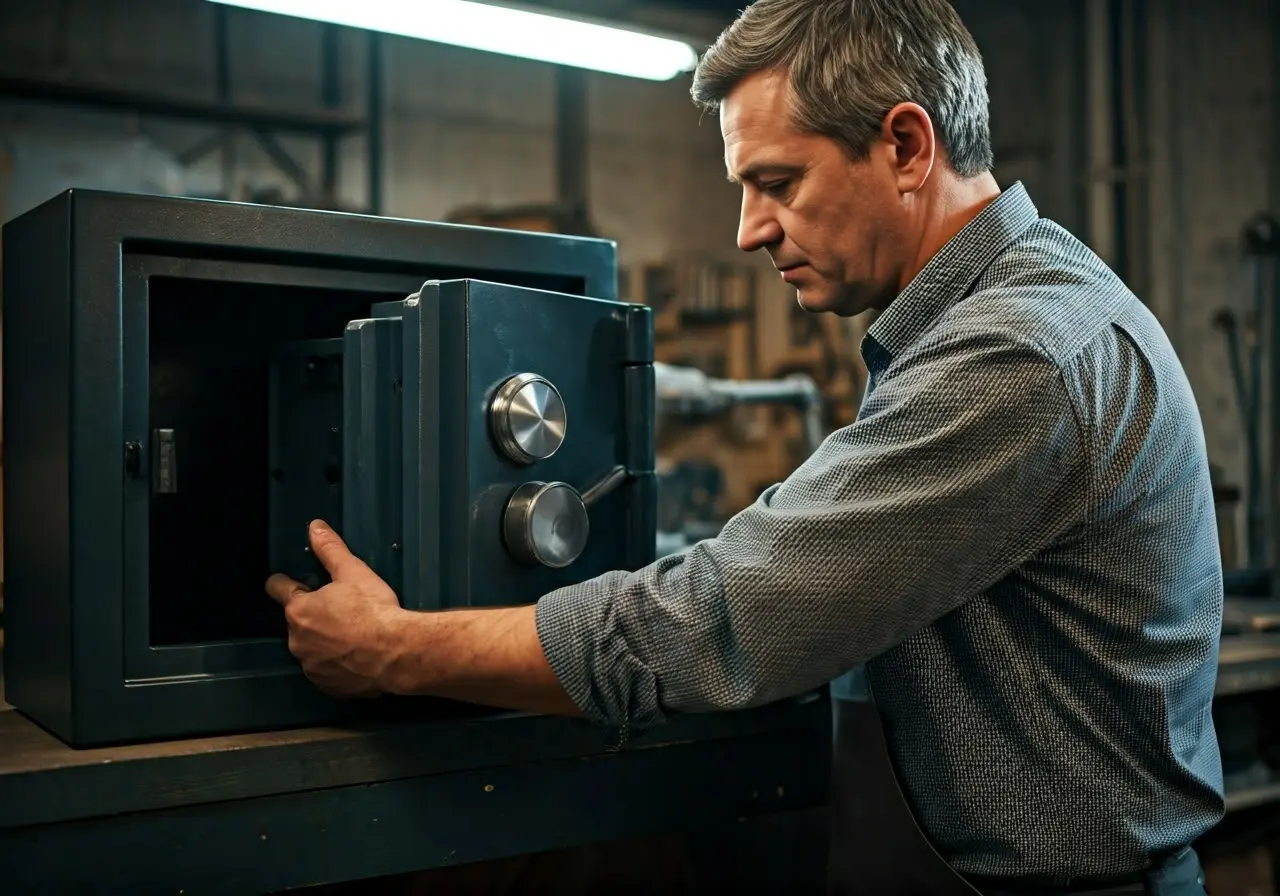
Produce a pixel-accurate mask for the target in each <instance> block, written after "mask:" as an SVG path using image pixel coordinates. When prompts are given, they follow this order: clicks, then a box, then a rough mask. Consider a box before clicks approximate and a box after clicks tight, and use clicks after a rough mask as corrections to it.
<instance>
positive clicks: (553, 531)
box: [502, 482, 591, 569]
mask: <svg viewBox="0 0 1280 896" xmlns="http://www.w3.org/2000/svg"><path fill="white" fill-rule="evenodd" d="M502 527H503V538H504V540H505V541H506V543H507V550H509V551H511V553H512V555H513V556H515V557H516V558H517V559H519V560H522V561H524V562H525V563H532V564H540V565H542V566H549V567H551V568H552V569H561V568H563V567H566V566H568V565H570V564H571V563H573V562H574V561H575V560H577V559H578V558H579V557H580V556H582V552H583V550H585V549H586V547H587V537H588V535H589V534H590V528H591V521H590V519H589V517H588V516H587V507H586V505H585V504H583V502H582V498H581V496H579V494H578V492H577V490H576V489H574V488H573V486H571V485H568V484H566V483H563V482H527V483H525V484H524V485H522V486H520V487H519V488H518V489H516V490H515V492H514V493H513V494H512V495H511V499H510V501H508V502H507V509H506V513H505V514H504V515H503V520H502Z"/></svg>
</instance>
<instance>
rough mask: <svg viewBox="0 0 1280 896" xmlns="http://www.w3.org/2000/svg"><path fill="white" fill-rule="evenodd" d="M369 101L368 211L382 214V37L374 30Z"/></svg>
mask: <svg viewBox="0 0 1280 896" xmlns="http://www.w3.org/2000/svg"><path fill="white" fill-rule="evenodd" d="M368 61H369V73H368V78H369V82H368V90H369V101H368V105H369V107H368V109H367V110H366V112H367V114H368V116H369V118H368V139H369V172H368V173H369V213H370V214H373V215H380V214H382V142H383V137H384V135H383V133H382V129H383V109H382V103H383V99H382V86H383V83H382V82H383V72H382V38H381V37H380V36H379V35H378V33H377V32H375V31H370V32H369V60H368Z"/></svg>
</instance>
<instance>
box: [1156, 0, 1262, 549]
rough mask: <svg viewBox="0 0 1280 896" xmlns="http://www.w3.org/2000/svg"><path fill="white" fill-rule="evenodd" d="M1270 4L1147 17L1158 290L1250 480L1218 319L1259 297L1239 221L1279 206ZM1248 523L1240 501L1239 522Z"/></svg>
mask: <svg viewBox="0 0 1280 896" xmlns="http://www.w3.org/2000/svg"><path fill="white" fill-rule="evenodd" d="M1273 15H1274V13H1273V4H1271V3H1268V2H1267V0H1232V2H1229V3H1221V4H1204V3H1199V2H1196V0H1159V2H1155V3H1152V4H1151V6H1150V14H1149V18H1148V25H1149V27H1148V29H1147V35H1148V40H1149V41H1150V44H1149V50H1150V58H1149V67H1148V76H1147V81H1148V89H1149V91H1150V112H1151V115H1150V119H1149V126H1150V140H1149V145H1150V151H1151V158H1150V165H1149V166H1146V171H1147V172H1148V173H1149V175H1150V177H1151V182H1150V183H1151V190H1150V196H1151V210H1152V214H1151V221H1152V226H1151V230H1150V252H1151V268H1152V275H1153V276H1152V284H1151V285H1152V288H1151V291H1150V296H1149V300H1150V303H1151V305H1152V307H1154V308H1155V309H1156V311H1157V313H1158V314H1159V315H1160V317H1161V319H1162V321H1163V323H1164V325H1165V327H1166V329H1167V330H1168V331H1169V334H1170V337H1171V338H1172V340H1173V342H1174V345H1175V346H1176V347H1177V349H1178V352H1179V354H1180V355H1181V357H1182V360H1183V363H1184V365H1185V366H1186V368H1187V373H1188V375H1189V376H1190V378H1191V382H1192V386H1193V388H1194V389H1195V392H1196V396H1197V399H1198V401H1199V404H1200V409H1201V413H1202V415H1203V417H1204V422H1205V432H1206V439H1207V443H1208V449H1209V457H1210V460H1211V462H1212V463H1214V464H1215V465H1217V466H1219V467H1221V468H1222V471H1223V473H1224V479H1225V480H1226V481H1228V482H1231V483H1235V484H1238V485H1241V486H1243V485H1244V477H1245V444H1244V436H1243V431H1242V425H1241V422H1240V420H1241V418H1240V415H1239V410H1238V408H1237V404H1236V401H1235V397H1234V395H1233V386H1232V379H1231V375H1230V372H1229V366H1228V361H1227V352H1226V347H1225V341H1224V339H1223V335H1222V334H1221V333H1220V332H1218V331H1217V330H1215V329H1214V327H1213V322H1212V319H1213V316H1214V314H1215V312H1216V311H1217V310H1218V309H1219V308H1222V307H1228V308H1233V309H1235V310H1236V311H1237V313H1241V314H1243V313H1244V312H1245V311H1246V310H1247V309H1248V308H1249V306H1250V305H1251V303H1252V289H1253V286H1252V280H1251V277H1252V274H1251V267H1250V264H1249V262H1248V261H1247V260H1246V259H1245V257H1244V255H1243V251H1242V249H1243V241H1242V232H1243V229H1244V226H1245V223H1246V221H1247V220H1248V219H1249V218H1250V217H1252V216H1253V215H1255V214H1257V213H1259V212H1262V211H1266V210H1268V209H1273V210H1274V208H1275V198H1274V197H1276V195H1277V188H1278V187H1280V184H1278V183H1277V180H1276V177H1277V169H1276V165H1277V161H1276V160H1277V157H1278V156H1277V154H1278V153H1280V147H1277V146H1276V145H1275V133H1276V131H1275V129H1274V125H1273V121H1272V119H1273V116H1274V114H1275V109H1276V106H1275V99H1276V97H1275V89H1276V83H1277V82H1276V61H1275V60H1274V59H1273V55H1274V54H1275V53H1276V52H1277V47H1276V46H1275V44H1274V40H1275V34H1276V26H1275V24H1273V21H1272V16H1273ZM1137 174H1138V175H1139V176H1141V174H1142V171H1139V172H1137ZM1265 406H1266V404H1265V403H1264V404H1263V407H1265ZM1265 457H1266V454H1265V453H1264V458H1265ZM1243 524H1244V517H1243V508H1241V510H1240V513H1239V514H1238V515H1237V518H1236V525H1237V526H1238V527H1242V526H1243ZM1238 541H1241V542H1242V541H1243V538H1241V539H1238ZM1241 559H1242V558H1241Z"/></svg>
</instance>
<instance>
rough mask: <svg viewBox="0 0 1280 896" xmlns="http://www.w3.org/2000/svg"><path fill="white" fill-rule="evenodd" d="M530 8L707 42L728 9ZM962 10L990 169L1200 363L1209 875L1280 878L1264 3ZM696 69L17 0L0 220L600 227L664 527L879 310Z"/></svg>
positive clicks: (796, 437)
mask: <svg viewBox="0 0 1280 896" xmlns="http://www.w3.org/2000/svg"><path fill="white" fill-rule="evenodd" d="M538 5H540V6H544V7H548V8H552V9H555V10H559V11H566V12H571V13H590V14H591V15H592V16H595V17H598V18H602V19H607V20H611V21H616V22H620V23H629V24H632V25H637V26H642V27H645V28H650V29H659V30H661V31H663V32H665V33H670V34H673V35H679V36H681V37H683V38H685V39H687V40H689V41H690V43H692V44H693V45H694V46H695V47H697V48H698V49H699V50H700V49H701V48H702V47H703V46H705V45H706V44H707V43H709V42H710V41H711V40H713V39H714V37H715V36H716V34H717V33H718V32H719V31H720V30H721V29H722V28H723V27H725V26H726V25H727V24H728V23H729V22H730V21H732V19H733V17H734V15H735V13H736V11H737V9H738V7H739V6H740V5H741V2H740V0H697V2H694V0H685V2H675V0H669V2H659V0H594V2H589V0H554V2H553V0H546V2H543V3H541V4H538ZM956 6H957V8H958V9H959V11H960V13H961V15H962V16H963V18H964V19H965V21H966V22H967V24H968V25H969V27H970V28H971V30H972V31H973V33H974V35H975V37H976V38H977V41H978V44H979V46H980V48H981V50H982V52H983V54H984V57H985V60H986V66H987V74H988V78H989V83H990V93H991V115H992V129H993V136H994V144H995V157H996V165H997V167H996V175H997V177H998V179H999V180H1000V182H1001V183H1002V184H1005V185H1007V184H1010V183H1013V182H1015V181H1022V182H1023V183H1025V184H1026V186H1027V188H1028V190H1029V191H1030V194H1031V196H1032V198H1033V199H1034V201H1035V202H1036V203H1037V204H1038V206H1039V208H1040V210H1041V212H1042V213H1043V214H1044V215H1046V216H1049V217H1052V218H1054V219H1056V220H1057V221H1058V222H1059V223H1060V224H1062V225H1064V226H1065V227H1067V228H1068V229H1069V230H1071V231H1072V232H1074V233H1075V234H1076V235H1078V236H1079V237H1081V238H1082V239H1083V240H1084V241H1085V242H1086V243H1088V245H1089V246H1091V247H1092V248H1093V249H1094V251H1096V252H1097V253H1098V254H1099V255H1100V256H1101V257H1102V258H1103V259H1104V260H1105V261H1107V262H1108V263H1109V264H1110V265H1111V266H1112V267H1113V268H1114V269H1115V270H1116V271H1118V272H1119V273H1120V274H1121V275H1122V276H1123V277H1124V278H1125V279H1126V280H1127V281H1128V283H1129V284H1130V285H1131V286H1132V288H1133V289H1134V290H1135V291H1136V292H1137V293H1138V294H1139V295H1140V296H1141V297H1142V299H1143V300H1144V301H1146V302H1147V303H1148V304H1149V305H1150V307H1151V308H1152V309H1153V310H1154V311H1155V313H1156V314H1157V315H1158V316H1159V318H1160V320H1161V321H1162V322H1163V324H1164V326H1165V327H1166V329H1167V331H1168V333H1169V335H1170V337H1171V339H1172V340H1173V343H1174V345H1175V347H1176V348H1177V350H1178V352H1179V354H1180V356H1181V358H1182V360H1183V363H1184V364H1185V366H1186V369H1187V371H1188V373H1189V375H1190V377H1191V382H1192V384H1193V387H1194V389H1195V392H1196V396H1197V398H1198V401H1199V403H1200V408H1201V412H1202V414H1203V419H1204V426H1205V437H1206V439H1207V444H1208V451H1209V456H1210V459H1211V462H1212V464H1213V467H1214V476H1215V481H1216V484H1217V493H1218V498H1219V522H1220V530H1221V540H1222V552H1223V560H1224V565H1225V566H1226V568H1227V569H1228V571H1229V575H1228V591H1229V592H1230V594H1231V596H1232V599H1233V603H1232V604H1231V605H1230V607H1229V612H1228V623H1227V627H1226V628H1225V629H1224V650H1223V662H1224V665H1223V670H1224V672H1223V676H1222V682H1221V683H1220V694H1221V697H1222V706H1221V715H1222V730H1223V739H1224V751H1225V752H1226V754H1227V755H1226V759H1227V763H1228V772H1229V775H1230V776H1233V777H1232V778H1231V780H1232V782H1233V784H1232V786H1233V791H1232V792H1233V794H1234V795H1233V797H1232V802H1231V810H1232V811H1231V815H1230V816H1229V818H1228V822H1226V823H1224V827H1223V833H1222V837H1223V838H1224V841H1229V842H1230V843H1231V845H1232V846H1231V849H1226V848H1223V849H1222V850H1220V852H1221V858H1220V859H1219V861H1218V863H1217V865H1216V866H1215V872H1214V873H1215V874H1217V875H1218V876H1219V877H1218V879H1219V881H1220V884H1219V886H1220V892H1230V893H1264V892H1268V893H1269V892H1272V891H1273V886H1272V883H1271V880H1272V871H1271V865H1272V858H1271V856H1272V851H1271V848H1270V844H1271V841H1272V840H1273V839H1274V835H1275V829H1276V821H1277V818H1278V817H1280V813H1277V812H1276V808H1277V806H1280V802H1277V800H1280V785H1278V784H1277V783H1276V781H1277V780H1280V779H1278V778H1277V777H1276V776H1275V775H1274V774H1273V773H1272V772H1271V768H1272V767H1273V766H1275V767H1280V761H1277V756H1276V755H1275V744H1274V743H1273V736H1272V733H1271V732H1270V731H1269V726H1268V723H1267V722H1266V719H1268V718H1270V717H1273V716H1274V713H1272V712H1271V708H1272V707H1271V705H1270V703H1271V695H1272V689H1273V688H1276V687H1277V686H1280V645H1278V644H1277V642H1276V640H1275V639H1276V637H1277V636H1276V635H1275V634H1274V633H1273V629H1274V627H1275V625H1274V620H1276V619H1280V613H1277V612H1275V607H1274V605H1273V603H1272V601H1271V590H1272V588H1271V580H1272V573H1271V569H1272V568H1273V566H1274V565H1275V558H1276V555H1277V550H1276V543H1277V537H1276V529H1277V526H1275V525H1273V523H1272V520H1273V519H1280V511H1278V510H1277V508H1280V501H1278V500H1277V492H1278V488H1277V480H1276V477H1275V476H1274V472H1275V470H1277V469H1280V464H1277V460H1280V439H1277V438H1274V437H1273V433H1275V432H1276V431H1277V429H1276V427H1277V416H1276V414H1275V413H1274V409H1275V407H1276V400H1277V398H1280V394H1278V392H1277V390H1280V355H1278V354H1277V353H1276V352H1275V351H1273V350H1272V346H1273V345H1275V344H1276V342H1277V340H1276V339H1275V338H1274V337H1273V335H1272V334H1273V332H1274V331H1275V328H1276V327H1277V315H1276V314H1275V311H1274V306H1275V294H1276V283H1277V277H1276V265H1275V261H1276V257H1277V252H1280V230H1278V229H1277V227H1276V226H1275V224H1274V223H1273V218H1272V216H1273V215H1275V214H1277V213H1280V4H1277V3H1274V2H1267V0H1220V2H1216V3H1207V2H1200V0H1042V2H1038V3H1026V2H1015V0H958V2H957V3H956ZM688 89H689V77H688V75H687V74H683V75H679V76H677V77H675V78H674V79H671V80H658V81H651V80H644V79H639V78H632V77H625V76H621V75H615V74H604V73H595V72H588V71H585V70H582V69H578V68H570V67H565V66H557V65H554V64H548V63H546V62H540V61H531V60H524V59H519V58H515V57H512V56H506V55H497V54H493V53H488V52H481V51H477V50H472V49H466V48H462V47H457V46H448V45H444V44H438V43H428V42H425V41H421V40H415V39H410V38H406V37H398V36H395V35H391V34H386V33H375V32H369V31H363V30H358V29H354V28H349V27H343V26H338V25H331V24H322V23H319V22H313V21H305V20H302V19H294V18H287V17H283V16H276V15H270V14H265V13H261V12H255V11H249V10H245V9H241V8H235V7H229V6H224V5H222V4H218V3H211V2H206V0H5V2H4V3H0V221H4V220H8V219H10V218H12V217H14V216H15V215H18V214H20V213H22V212H23V211H26V210H27V209H29V208H31V207H33V206H34V205H36V204H38V203H40V202H42V201H44V200H46V199H48V198H50V197H51V196H53V195H55V194H56V193H58V192H60V191H62V190H64V189H67V188H69V187H93V188H102V189H110V190H122V191H138V192H148V193H165V194H174V195H184V196H197V197H211V198H219V199H230V200H236V201H244V202H255V203H268V204H277V205H294V206H303V207H310V208H324V209H336V210H343V211H351V212H359V213H368V214H375V215H388V216H396V217H406V218H416V219H429V220H444V221H456V222H465V223H481V224H488V225H492V226H499V227H515V228H521V229H532V230H545V231H554V232H562V233H573V234H590V235H595V236H601V237H606V238H608V239H612V240H615V241H617V244H618V249H619V253H620V258H621V263H622V266H623V270H622V272H621V280H620V289H621V291H622V294H623V296H624V297H626V298H630V299H633V300H635V301H640V302H645V303H648V304H650V305H652V306H653V307H654V309H655V311H656V321H657V332H658V346H657V352H658V357H659V359H660V360H661V361H662V362H664V363H665V364H666V365H670V367H669V368H665V369H664V370H663V371H662V374H661V376H660V381H659V384H660V388H659V402H660V410H661V412H662V416H661V418H660V424H659V455H660V458H661V464H662V471H663V477H664V478H663V486H662V506H661V514H660V528H661V530H662V536H661V537H662V539H663V546H662V549H663V550H675V549H678V548H679V547H680V546H682V545H684V544H688V543H689V542H690V541H692V540H695V539H696V538H698V537H702V536H703V535H706V534H710V533H714V532H715V531H716V530H717V528H718V527H719V526H720V525H721V524H722V523H723V521H724V520H725V519H727V517H728V516H730V515H731V514H732V513H734V512H735V511H737V510H739V509H741V508H742V507H744V506H745V505H746V504H748V503H750V502H751V501H752V500H754V499H755V497H756V495H757V494H758V493H759V491H760V490H761V489H762V488H763V487H765V486H767V485H768V484H770V483H772V482H775V481H778V480H779V479H781V478H783V477H785V476H786V475H787V473H788V472H789V471H790V470H792V469H794V467H795V466H796V465H797V464H798V463H799V462H800V461H801V460H803V458H804V457H805V456H806V454H807V453H808V452H809V451H810V450H812V447H813V444H814V442H815V440H816V439H817V438H820V437H821V436H822V435H823V434H825V433H826V432H829V431H830V430H831V429H833V428H835V427H838V426H841V425H844V424H847V423H848V422H850V421H851V420H852V419H853V416H854V414H855V413H856V409H857V405H858V401H859V397H860V395H861V392H862V388H863V384H864V378H865V370H864V368H863V366H862V363H861V360H860V358H859V354H858V344H859V340H860V338H861V335H862V334H863V332H865V329H866V327H867V326H868V325H869V323H870V321H869V320H868V319H867V318H866V317H865V316H864V317H862V318H856V319H853V320H849V321H838V320H834V319H819V318H813V317H809V316H806V315H804V314H803V313H801V312H799V310H798V309H797V308H796V306H795V302H794V299H793V297H792V295H791V294H790V291H789V290H788V289H786V288H785V286H784V284H781V283H780V282H779V281H778V278H777V276H776V273H774V272H773V268H772V266H771V265H770V264H769V260H768V258H767V257H766V256H763V255H759V256H746V255H743V254H742V253H741V252H739V251H738V250H737V248H736V247H735V244H734V238H735V231H736V225H737V214H738V199H739V197H738V192H737V190H736V189H735V188H734V187H733V186H732V185H731V184H729V183H727V182H726V179H725V176H724V162H723V156H722V147H721V142H720V134H719V129H718V122H717V121H716V119H715V117H714V116H705V115H703V114H701V113H700V112H699V111H698V110H696V109H695V108H694V107H693V106H692V104H691V102H690V100H689V96H688ZM2 262H3V260H2V259H0V263H2ZM0 612H2V603H0ZM0 620H2V616H0ZM0 632H2V629H0ZM0 637H2V634H0ZM0 643H2V642H0ZM0 889H2V887H0Z"/></svg>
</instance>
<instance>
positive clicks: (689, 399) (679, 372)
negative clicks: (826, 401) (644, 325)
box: [654, 363, 823, 454]
mask: <svg viewBox="0 0 1280 896" xmlns="http://www.w3.org/2000/svg"><path fill="white" fill-rule="evenodd" d="M654 380H655V390H654V391H655V394H656V395H657V398H658V403H659V405H660V407H661V406H665V407H664V408H663V410H665V411H666V412H667V413H672V412H674V413H685V414H713V413H719V412H720V411H723V410H725V409H727V408H729V407H731V406H733V405H749V404H780V405H790V406H793V407H796V408H798V409H800V410H801V411H802V412H803V414H804V431H805V443H806V446H807V447H808V449H809V453H811V454H812V453H813V452H814V451H816V450H817V448H818V446H819V445H821V444H822V439H823V426H822V392H821V390H819V389H818V384H817V383H815V382H814V381H813V379H812V378H811V377H808V376H805V375H803V374H793V375H791V376H789V377H786V378H785V379H780V380H729V379H717V378H714V377H709V376H707V375H706V374H704V373H703V372H702V371H700V370H698V369H696V368H693V367H678V366H674V365H670V364H662V363H658V364H655V365H654Z"/></svg>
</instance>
